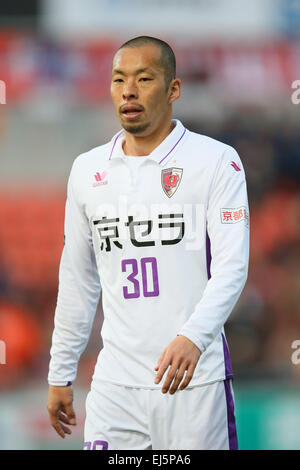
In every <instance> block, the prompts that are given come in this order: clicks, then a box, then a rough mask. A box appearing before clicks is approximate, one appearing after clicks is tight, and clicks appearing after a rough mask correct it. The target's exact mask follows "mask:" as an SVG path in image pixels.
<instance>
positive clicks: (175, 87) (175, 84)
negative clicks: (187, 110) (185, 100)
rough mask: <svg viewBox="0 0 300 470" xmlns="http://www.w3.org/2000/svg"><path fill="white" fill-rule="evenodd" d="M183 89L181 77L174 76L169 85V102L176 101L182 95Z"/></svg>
mask: <svg viewBox="0 0 300 470" xmlns="http://www.w3.org/2000/svg"><path fill="white" fill-rule="evenodd" d="M180 91H181V80H180V79H179V78H174V79H173V80H172V81H171V83H170V85H169V91H168V94H169V99H168V101H169V104H171V103H174V101H176V100H178V98H179V97H180Z"/></svg>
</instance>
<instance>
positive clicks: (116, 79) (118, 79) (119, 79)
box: [114, 78, 123, 83]
mask: <svg viewBox="0 0 300 470" xmlns="http://www.w3.org/2000/svg"><path fill="white" fill-rule="evenodd" d="M121 82H123V80H122V78H115V80H114V83H121Z"/></svg>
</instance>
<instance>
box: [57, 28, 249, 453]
mask: <svg viewBox="0 0 300 470" xmlns="http://www.w3.org/2000/svg"><path fill="white" fill-rule="evenodd" d="M180 89H181V82H180V80H179V79H178V78H176V70H175V57H174V53H173V51H172V49H171V48H170V46H169V45H168V44H167V43H165V42H164V41H161V40H159V39H156V38H151V37H148V36H142V37H138V38H134V39H132V40H130V41H128V42H126V43H125V44H123V45H122V46H121V47H120V49H119V50H118V51H117V52H116V54H115V56H114V60H113V69H112V81H111V96H112V100H113V103H114V108H115V112H116V114H117V116H118V118H119V120H120V123H121V126H122V130H121V131H120V132H118V133H117V134H116V135H115V136H113V138H112V140H111V141H110V142H108V143H107V144H105V145H101V146H99V147H96V148H94V149H92V150H90V151H89V152H86V153H84V154H81V155H79V156H78V157H77V158H76V159H75V161H74V163H73V166H72V169H71V173H70V176H69V181H68V194H67V202H66V213H65V245H64V249H63V253H62V258H61V263H60V272H59V289H58V299H57V306H56V311H55V328H54V332H53V339H52V348H51V360H50V367H49V376H48V381H49V385H50V386H49V396H48V411H49V416H50V421H51V424H52V426H53V427H54V429H55V430H56V431H57V433H58V434H59V435H60V436H61V437H64V436H65V434H66V433H67V434H69V433H70V432H71V430H70V427H69V426H68V425H74V424H75V420H76V418H75V413H74V409H73V393H72V382H73V381H74V379H75V377H76V372H77V365H78V361H79V358H80V355H81V353H82V351H83V350H84V348H85V346H86V344H87V341H88V338H89V335H90V330H91V326H92V323H93V318H94V315H95V311H96V308H97V304H98V300H99V295H100V290H101V288H102V302H103V312H104V323H103V327H102V331H101V334H102V338H103V348H102V350H101V351H100V353H99V356H98V360H97V364H96V367H95V371H94V375H93V379H92V384H91V390H90V391H89V393H88V396H87V400H86V422H85V436H84V437H85V439H84V440H85V444H84V448H85V449H104V450H105V449H108V450H112V449H130V450H133V449H134V450H138V449H237V436H236V427H235V414H234V399H233V390H232V378H233V375H232V368H231V363H230V357H229V351H228V346H227V342H226V338H225V334H224V323H225V322H226V320H227V318H228V316H229V315H230V313H231V311H232V309H233V307H234V305H235V303H236V301H237V299H238V297H239V295H240V293H241V291H242V289H243V287H244V284H245V282H246V278H247V270H248V256H249V214H248V202H247V190H246V181H245V174H244V170H243V167H242V163H241V160H240V158H239V156H238V154H237V152H236V151H235V150H234V149H233V148H232V147H230V146H228V145H225V144H223V143H221V142H219V141H217V140H214V139H212V138H209V137H207V136H204V135H200V134H196V133H194V132H191V131H189V130H188V129H186V128H185V127H184V125H183V124H182V123H181V122H180V121H179V120H178V119H173V118H172V104H173V103H174V101H175V100H177V99H178V98H179V96H180Z"/></svg>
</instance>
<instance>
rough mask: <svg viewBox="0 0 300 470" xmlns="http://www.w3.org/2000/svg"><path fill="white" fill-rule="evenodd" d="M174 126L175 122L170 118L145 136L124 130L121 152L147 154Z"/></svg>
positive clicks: (135, 154) (137, 154)
mask: <svg viewBox="0 0 300 470" xmlns="http://www.w3.org/2000/svg"><path fill="white" fill-rule="evenodd" d="M174 127H175V124H174V123H173V122H172V121H171V119H170V120H169V121H168V122H167V123H166V124H165V125H164V126H161V127H159V128H158V129H156V130H155V131H154V132H153V133H152V134H150V135H147V136H142V137H138V136H135V135H132V134H130V133H129V132H127V131H125V140H124V143H123V152H124V153H125V155H132V156H142V155H149V154H150V153H151V152H153V150H154V149H155V148H156V147H158V146H159V145H160V144H161V142H162V141H163V140H164V139H165V138H166V137H167V136H168V135H169V134H170V133H171V132H172V130H173V129H174Z"/></svg>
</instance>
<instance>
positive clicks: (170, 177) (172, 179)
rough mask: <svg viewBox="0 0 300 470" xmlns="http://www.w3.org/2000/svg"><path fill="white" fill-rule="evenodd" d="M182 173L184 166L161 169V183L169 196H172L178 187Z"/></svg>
mask: <svg viewBox="0 0 300 470" xmlns="http://www.w3.org/2000/svg"><path fill="white" fill-rule="evenodd" d="M182 173H183V169H182V168H165V169H164V170H162V171H161V184H162V187H163V190H164V192H165V193H166V195H167V196H168V197H172V196H173V194H174V193H175V191H176V189H177V188H178V186H179V184H180V181H181V178H182Z"/></svg>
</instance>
